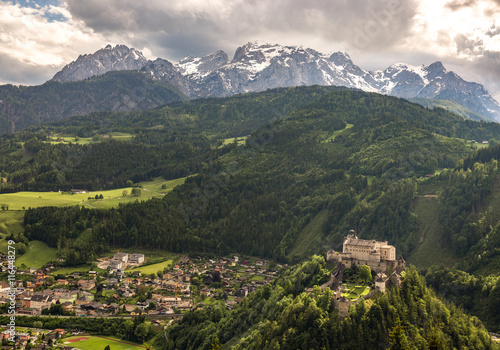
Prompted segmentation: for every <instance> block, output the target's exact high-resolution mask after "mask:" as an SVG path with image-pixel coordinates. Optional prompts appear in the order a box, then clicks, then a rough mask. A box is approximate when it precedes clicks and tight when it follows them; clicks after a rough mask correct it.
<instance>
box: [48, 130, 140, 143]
mask: <svg viewBox="0 0 500 350" xmlns="http://www.w3.org/2000/svg"><path fill="white" fill-rule="evenodd" d="M106 135H107V136H108V137H106V138H104V135H99V139H98V140H93V139H92V137H78V136H75V135H66V134H55V135H54V137H52V140H51V141H47V142H49V143H51V144H59V143H75V144H80V145H87V144H89V143H94V142H100V141H101V140H103V139H107V138H111V139H113V140H118V141H130V140H132V139H133V138H134V135H132V134H127V133H123V132H110V133H107V134H106Z"/></svg>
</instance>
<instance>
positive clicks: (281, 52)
mask: <svg viewBox="0 0 500 350" xmlns="http://www.w3.org/2000/svg"><path fill="white" fill-rule="evenodd" d="M311 85H322V86H344V87H348V88H353V89H360V90H363V91H366V92H375V93H381V94H386V95H392V96H397V97H401V98H405V99H409V100H411V101H412V102H416V103H419V104H421V105H424V106H426V107H429V108H434V107H441V108H444V109H447V110H449V111H451V112H454V113H456V114H459V115H461V116H463V117H464V118H467V119H475V120H481V119H483V120H489V121H499V120H500V105H499V104H498V102H497V101H496V100H495V99H493V97H492V96H490V95H489V93H488V92H487V91H486V89H485V88H484V87H483V86H482V85H480V84H477V83H473V82H467V81H465V80H463V79H462V78H460V77H459V76H458V75H457V74H455V73H454V72H451V71H448V70H446V68H445V67H444V66H443V64H442V63H441V62H435V63H433V64H430V65H427V66H425V65H422V66H420V67H415V66H411V65H408V64H394V65H392V66H390V67H389V68H387V69H385V70H380V71H368V70H364V69H362V68H360V67H359V66H357V65H355V64H354V63H353V61H352V59H351V58H350V57H349V55H348V54H347V53H344V52H335V53H331V54H323V53H320V52H318V51H315V50H312V49H308V48H303V47H296V46H281V45H278V44H267V43H259V42H250V43H247V44H245V45H243V46H241V47H239V48H238V49H237V50H236V52H235V54H234V56H233V58H232V59H229V56H228V55H227V54H226V53H225V52H224V51H221V50H219V51H216V52H214V53H212V54H209V55H206V56H203V57H193V56H188V57H186V58H184V59H182V60H180V61H179V62H177V63H172V62H170V61H168V60H166V59H163V58H157V59H155V60H148V59H147V58H146V57H145V56H144V55H143V54H142V53H141V52H140V51H138V50H136V49H133V48H129V47H127V46H125V45H117V46H111V45H108V46H106V47H104V48H103V49H100V50H98V51H96V52H95V53H93V54H86V55H80V56H79V57H78V58H77V59H76V60H75V61H73V62H71V63H69V64H68V65H66V66H65V67H64V68H63V69H62V70H61V71H60V72H58V73H57V74H55V76H54V77H53V79H51V80H49V81H48V82H46V83H45V84H42V85H39V86H13V85H3V86H0V134H3V133H8V132H15V131H19V130H22V129H24V128H26V127H29V126H30V125H36V124H40V123H43V122H47V121H51V120H56V119H63V118H68V117H72V116H76V115H85V114H89V113H93V112H109V111H132V110H146V109H151V108H155V107H158V106H161V105H164V104H167V103H171V102H174V101H184V100H187V99H189V98H192V99H196V98H208V97H228V96H232V95H235V94H241V93H247V92H258V91H265V90H267V89H272V88H277V87H294V86H311Z"/></svg>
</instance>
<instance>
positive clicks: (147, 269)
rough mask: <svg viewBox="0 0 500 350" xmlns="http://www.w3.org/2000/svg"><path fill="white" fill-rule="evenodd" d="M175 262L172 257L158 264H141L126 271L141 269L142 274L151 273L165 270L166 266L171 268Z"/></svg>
mask: <svg viewBox="0 0 500 350" xmlns="http://www.w3.org/2000/svg"><path fill="white" fill-rule="evenodd" d="M173 264H174V261H173V260H171V259H170V260H165V261H163V262H160V263H157V264H151V265H146V266H139V267H136V268H135V269H132V270H126V271H125V272H134V271H141V273H142V274H145V275H150V274H152V273H157V272H158V271H163V269H165V268H171V267H172V265H173Z"/></svg>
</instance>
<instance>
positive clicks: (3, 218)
mask: <svg viewBox="0 0 500 350" xmlns="http://www.w3.org/2000/svg"><path fill="white" fill-rule="evenodd" d="M23 220H24V212H22V211H0V252H4V253H5V252H7V245H8V243H7V240H6V239H5V238H6V237H9V236H10V235H11V234H14V235H17V234H18V233H21V232H24V227H23Z"/></svg>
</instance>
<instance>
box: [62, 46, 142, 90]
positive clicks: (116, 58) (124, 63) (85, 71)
mask: <svg viewBox="0 0 500 350" xmlns="http://www.w3.org/2000/svg"><path fill="white" fill-rule="evenodd" d="M147 61H148V60H147V59H146V57H144V55H143V54H142V53H141V52H140V51H138V50H136V49H134V48H128V47H127V46H125V45H116V46H114V47H113V46H111V45H107V46H106V47H104V48H103V49H100V50H98V51H96V52H95V53H93V54H88V55H80V56H79V57H78V59H77V60H76V61H73V62H71V63H70V64H68V65H67V66H65V67H64V68H63V69H62V70H61V71H60V72H58V73H57V74H56V75H54V78H53V80H55V81H59V82H67V81H78V80H84V79H87V78H90V77H92V76H95V75H102V74H104V73H107V72H109V71H119V70H137V69H140V68H141V67H142V66H144V65H145V64H146V63H147Z"/></svg>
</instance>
